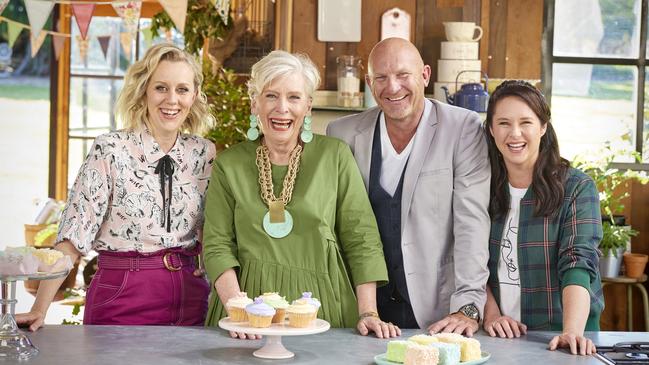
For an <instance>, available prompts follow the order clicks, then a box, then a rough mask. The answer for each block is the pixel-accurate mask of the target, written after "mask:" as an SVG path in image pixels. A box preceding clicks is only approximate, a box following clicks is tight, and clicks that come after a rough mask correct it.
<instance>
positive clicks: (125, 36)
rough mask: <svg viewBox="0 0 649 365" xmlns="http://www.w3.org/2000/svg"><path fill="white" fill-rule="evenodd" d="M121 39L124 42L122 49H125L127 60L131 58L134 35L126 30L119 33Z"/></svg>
mask: <svg viewBox="0 0 649 365" xmlns="http://www.w3.org/2000/svg"><path fill="white" fill-rule="evenodd" d="M119 41H120V43H121V44H122V49H123V50H124V56H126V59H127V60H129V61H130V60H131V43H132V41H133V35H132V34H131V33H129V32H124V33H120V34H119Z"/></svg>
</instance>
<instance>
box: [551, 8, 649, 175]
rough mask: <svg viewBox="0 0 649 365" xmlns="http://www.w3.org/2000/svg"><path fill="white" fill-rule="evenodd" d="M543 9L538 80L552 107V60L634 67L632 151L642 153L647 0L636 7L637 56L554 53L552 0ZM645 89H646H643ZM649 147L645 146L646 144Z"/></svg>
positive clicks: (644, 166)
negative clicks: (635, 69)
mask: <svg viewBox="0 0 649 365" xmlns="http://www.w3.org/2000/svg"><path fill="white" fill-rule="evenodd" d="M544 2H545V3H544V7H545V12H544V15H543V38H542V41H541V52H542V55H543V56H542V60H543V61H542V62H543V64H542V67H541V79H542V80H543V93H544V95H545V97H546V99H547V101H548V104H550V106H552V66H553V65H554V64H555V63H567V64H591V65H614V66H636V67H637V68H638V72H637V80H636V81H637V83H636V88H637V89H636V94H637V99H636V103H637V104H636V135H635V151H636V152H638V153H640V155H641V156H642V152H643V143H644V140H643V135H644V102H645V91H646V90H645V77H646V74H647V72H646V69H645V68H646V67H647V66H649V64H647V14H648V7H649V0H641V4H640V6H641V10H640V30H639V32H640V49H639V51H638V57H637V58H613V57H566V56H555V55H554V54H553V50H554V13H555V2H556V0H544ZM647 91H649V90H647ZM647 148H649V146H648V147H647ZM613 167H615V168H619V169H632V170H642V171H649V161H647V162H640V163H626V162H625V163H622V162H618V163H614V164H613Z"/></svg>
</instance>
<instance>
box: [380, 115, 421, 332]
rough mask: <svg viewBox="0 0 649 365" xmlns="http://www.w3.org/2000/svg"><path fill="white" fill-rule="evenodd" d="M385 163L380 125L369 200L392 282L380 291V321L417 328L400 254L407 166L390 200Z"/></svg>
mask: <svg viewBox="0 0 649 365" xmlns="http://www.w3.org/2000/svg"><path fill="white" fill-rule="evenodd" d="M382 161H383V159H382V157H381V132H380V123H379V122H378V121H377V124H376V128H375V129H374V141H373V143H372V160H371V165H370V180H369V197H370V203H371V204H372V209H373V210H374V215H375V216H376V223H377V224H378V226H379V233H380V234H381V241H382V242H383V254H384V256H385V261H386V264H387V267H388V277H389V280H390V282H389V283H388V284H387V285H385V286H383V287H380V288H378V289H377V293H376V300H377V306H378V310H379V314H380V316H381V319H383V320H384V321H386V322H387V321H389V322H392V323H394V324H396V325H397V326H399V327H402V328H413V327H414V328H417V322H416V320H415V317H414V314H413V313H412V307H411V306H410V299H409V297H408V286H407V285H406V274H405V271H404V268H403V254H402V252H401V193H402V190H403V176H404V173H405V171H406V167H407V163H406V167H404V169H403V172H402V173H401V179H399V185H398V186H397V190H396V191H395V192H394V196H390V194H388V193H387V192H386V191H385V190H384V189H383V187H382V186H381V182H380V177H381V165H382ZM413 323H414V325H413Z"/></svg>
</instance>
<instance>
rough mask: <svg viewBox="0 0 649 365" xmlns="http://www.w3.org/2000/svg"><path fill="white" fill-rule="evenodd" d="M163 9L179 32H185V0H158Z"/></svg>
mask: <svg viewBox="0 0 649 365" xmlns="http://www.w3.org/2000/svg"><path fill="white" fill-rule="evenodd" d="M158 2H159V3H160V5H162V7H163V8H164V9H165V11H166V12H167V14H169V17H170V18H171V20H173V22H174V24H175V25H176V29H178V30H179V31H180V33H184V32H185V19H186V18H187V0H158Z"/></svg>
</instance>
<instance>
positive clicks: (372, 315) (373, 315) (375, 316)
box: [358, 311, 380, 319]
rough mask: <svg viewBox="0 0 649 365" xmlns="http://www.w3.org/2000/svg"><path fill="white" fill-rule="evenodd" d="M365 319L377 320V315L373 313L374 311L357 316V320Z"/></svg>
mask: <svg viewBox="0 0 649 365" xmlns="http://www.w3.org/2000/svg"><path fill="white" fill-rule="evenodd" d="M367 317H374V318H379V314H378V313H377V312H375V311H368V312H363V313H361V314H360V315H359V316H358V319H363V318H367ZM379 319H380V318H379Z"/></svg>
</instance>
